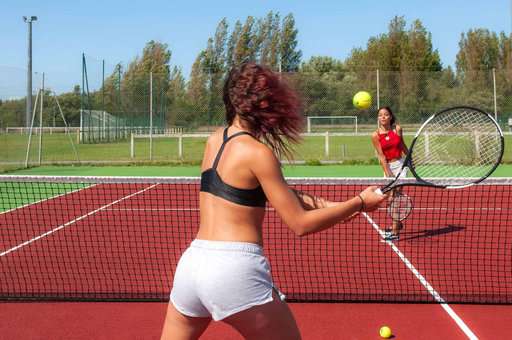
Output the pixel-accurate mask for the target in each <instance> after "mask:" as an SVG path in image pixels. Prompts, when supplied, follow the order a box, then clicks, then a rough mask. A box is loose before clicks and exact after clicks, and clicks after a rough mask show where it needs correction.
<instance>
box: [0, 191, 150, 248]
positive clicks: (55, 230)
mask: <svg viewBox="0 0 512 340" xmlns="http://www.w3.org/2000/svg"><path fill="white" fill-rule="evenodd" d="M158 184H159V183H155V184H153V185H151V186H149V187H147V188H145V189H142V190H139V191H137V192H135V193H133V194H130V195H128V196H125V197H123V198H120V199H118V200H116V201H113V202H111V203H109V204H106V205H104V206H102V207H100V208H98V209H96V210H93V211H90V212H88V213H87V214H85V215H82V216H80V217H77V218H75V219H74V220H72V221H69V222H66V223H64V224H61V225H60V226H58V227H56V228H54V229H52V230H49V231H47V232H45V233H43V234H41V235H39V236H36V237H34V238H32V239H30V240H27V241H25V242H23V243H21V244H19V245H17V246H15V247H13V248H11V249H7V250H6V251H4V252H2V253H0V257H2V256H5V255H7V254H9V253H11V252H13V251H16V250H18V249H20V248H22V247H25V246H27V245H29V244H31V243H34V242H35V241H37V240H40V239H42V238H44V237H46V236H48V235H51V234H53V233H55V232H57V231H59V230H61V229H64V228H66V227H67V226H69V225H71V224H73V223H75V222H78V221H80V220H83V219H84V218H86V217H89V216H91V215H94V214H95V213H97V212H98V211H101V210H105V209H107V208H108V207H110V206H112V205H114V204H117V203H119V202H122V201H124V200H126V199H128V198H131V197H133V196H136V195H138V194H141V193H143V192H145V191H147V190H149V189H152V188H154V187H155V186H157V185H158Z"/></svg>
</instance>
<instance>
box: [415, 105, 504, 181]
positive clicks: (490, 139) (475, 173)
mask: <svg viewBox="0 0 512 340" xmlns="http://www.w3.org/2000/svg"><path fill="white" fill-rule="evenodd" d="M500 136H501V133H500V131H499V129H498V127H497V126H496V124H495V123H494V122H493V121H492V120H491V119H490V118H489V117H488V116H487V115H486V114H484V113H482V112H479V111H474V110H471V109H460V108H459V109H457V110H451V111H448V112H445V113H443V114H440V115H438V116H435V117H434V118H433V119H432V120H431V121H429V122H428V123H427V124H426V125H425V126H424V127H423V129H422V130H421V132H420V134H419V135H418V137H417V139H416V142H415V145H414V151H413V153H412V159H411V161H412V163H413V167H414V169H415V170H416V173H417V174H418V176H420V177H421V178H430V177H478V178H480V177H483V176H485V175H486V174H487V173H488V172H489V171H491V170H492V168H493V167H494V166H495V165H496V163H497V162H498V161H499V159H500V157H501V145H500V143H501V139H500Z"/></svg>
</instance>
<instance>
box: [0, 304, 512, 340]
mask: <svg viewBox="0 0 512 340" xmlns="http://www.w3.org/2000/svg"><path fill="white" fill-rule="evenodd" d="M290 306H291V309H292V311H293V313H294V315H295V317H296V319H297V322H298V325H299V328H300V330H301V333H302V336H303V339H306V340H307V339H312V340H317V339H318V340H320V339H325V340H329V339H379V338H380V337H379V334H378V332H379V328H380V327H381V326H382V325H384V324H386V325H388V326H389V327H391V329H392V330H393V335H394V337H393V339H397V340H398V339H416V340H420V339H429V340H430V339H467V338H468V337H467V336H466V335H465V334H464V333H463V332H462V331H461V329H460V328H459V327H458V326H457V324H456V323H455V322H454V321H453V320H452V319H451V318H450V317H449V316H448V314H447V313H446V312H445V311H444V310H443V309H442V308H441V307H440V306H439V305H436V304H351V303H330V304H322V303H317V304H315V303H313V304H306V303H292V304H290ZM452 308H453V309H454V310H455V311H456V313H457V314H458V315H459V316H460V317H461V318H462V319H463V320H464V322H465V323H466V324H467V326H468V327H469V328H470V329H471V330H472V331H473V333H474V334H475V335H476V336H477V337H478V338H479V339H510V334H511V332H512V306H490V305H477V306H475V305H452ZM165 309H166V304H164V303H85V302H84V303H67V302H64V303H2V304H1V308H0V320H2V321H1V322H0V339H41V340H42V339H55V340H58V339H59V340H60V339H76V340H82V339H84V340H85V339H159V337H160V330H161V327H162V323H163V320H164V317H165ZM201 339H204V340H216V339H225V340H229V339H242V337H241V336H240V335H239V334H238V333H236V331H234V330H233V329H231V328H230V327H229V326H227V325H226V324H223V323H211V324H210V326H209V328H208V329H207V330H206V332H205V333H204V334H203V336H202V337H201Z"/></svg>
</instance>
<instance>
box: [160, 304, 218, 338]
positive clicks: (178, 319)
mask: <svg viewBox="0 0 512 340" xmlns="http://www.w3.org/2000/svg"><path fill="white" fill-rule="evenodd" d="M210 321H211V319H210V318H195V317H190V316H186V315H183V314H181V313H180V312H178V310H176V308H175V307H174V305H173V304H172V303H169V306H168V307H167V315H166V316H165V322H164V328H163V330H162V336H161V340H167V339H173V340H192V339H199V337H200V336H201V334H203V332H204V331H205V330H206V328H207V327H208V324H209V323H210Z"/></svg>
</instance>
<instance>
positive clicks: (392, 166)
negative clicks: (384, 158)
mask: <svg viewBox="0 0 512 340" xmlns="http://www.w3.org/2000/svg"><path fill="white" fill-rule="evenodd" d="M404 161H405V158H401V159H399V160H396V161H394V162H388V166H389V170H391V173H393V176H395V177H396V176H397V175H398V174H399V173H400V170H402V166H403V165H404ZM405 177H407V168H405V169H404V171H403V172H402V174H401V175H400V178H405Z"/></svg>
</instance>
